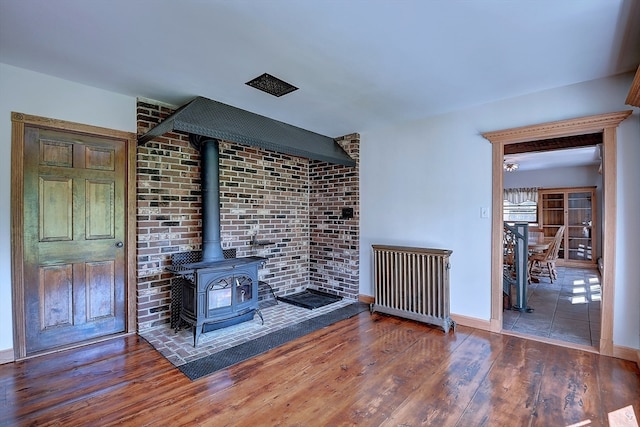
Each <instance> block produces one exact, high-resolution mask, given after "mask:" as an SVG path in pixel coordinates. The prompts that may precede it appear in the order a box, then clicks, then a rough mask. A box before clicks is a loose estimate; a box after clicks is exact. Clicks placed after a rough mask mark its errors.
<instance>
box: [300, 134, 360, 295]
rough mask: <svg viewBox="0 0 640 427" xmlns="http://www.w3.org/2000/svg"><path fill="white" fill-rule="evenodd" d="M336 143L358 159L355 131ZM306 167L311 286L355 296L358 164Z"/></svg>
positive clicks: (357, 262) (358, 210) (357, 245)
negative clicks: (345, 214) (346, 212)
mask: <svg viewBox="0 0 640 427" xmlns="http://www.w3.org/2000/svg"><path fill="white" fill-rule="evenodd" d="M338 143H339V144H340V145H341V146H342V148H343V149H344V150H345V151H346V152H347V153H348V154H349V156H351V158H352V159H354V160H355V161H356V162H358V161H359V158H360V136H359V135H358V134H352V135H347V136H345V137H342V138H339V139H338ZM309 169H310V172H309V177H310V182H311V184H310V200H309V211H310V226H311V236H310V237H311V240H310V250H309V259H310V263H311V267H310V273H311V286H312V287H314V288H317V289H320V290H324V291H329V292H331V293H337V294H338V295H342V296H345V297H348V298H357V296H358V289H359V267H360V262H359V261H360V250H359V248H360V246H359V245H360V192H359V190H360V181H359V173H358V165H356V167H346V166H341V165H333V164H328V163H323V162H317V161H311V163H310V167H309ZM343 208H350V209H353V218H350V219H348V218H343V217H342V214H343V212H342V209H343Z"/></svg>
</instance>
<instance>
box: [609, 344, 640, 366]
mask: <svg viewBox="0 0 640 427" xmlns="http://www.w3.org/2000/svg"><path fill="white" fill-rule="evenodd" d="M613 357H617V358H618V359H624V360H628V361H630V362H636V365H638V367H639V368H640V349H636V348H630V347H623V346H621V345H614V346H613Z"/></svg>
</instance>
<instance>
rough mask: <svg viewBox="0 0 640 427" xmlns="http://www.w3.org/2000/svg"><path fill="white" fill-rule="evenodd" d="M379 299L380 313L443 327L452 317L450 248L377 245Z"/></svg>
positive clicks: (373, 308) (377, 308)
mask: <svg viewBox="0 0 640 427" xmlns="http://www.w3.org/2000/svg"><path fill="white" fill-rule="evenodd" d="M372 248H373V256H374V262H373V265H374V287H375V299H374V302H373V304H371V313H373V312H376V311H377V312H380V313H386V314H392V315H395V316H400V317H404V318H407V319H412V320H417V321H419V322H425V323H430V324H433V325H436V326H440V327H442V328H443V329H444V331H445V333H448V332H449V328H451V327H453V328H454V331H455V326H456V324H455V322H454V321H453V320H451V318H450V317H449V269H450V268H451V267H450V265H449V256H450V255H451V253H452V251H450V250H446V249H428V248H410V247H402V246H384V245H373V246H372Z"/></svg>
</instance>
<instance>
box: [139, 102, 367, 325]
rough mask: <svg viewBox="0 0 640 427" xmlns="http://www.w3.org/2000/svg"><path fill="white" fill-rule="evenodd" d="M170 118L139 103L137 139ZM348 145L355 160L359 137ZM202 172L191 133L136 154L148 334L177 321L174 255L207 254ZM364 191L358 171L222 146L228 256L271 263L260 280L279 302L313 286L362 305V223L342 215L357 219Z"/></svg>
mask: <svg viewBox="0 0 640 427" xmlns="http://www.w3.org/2000/svg"><path fill="white" fill-rule="evenodd" d="M172 112H173V111H172V110H171V109H170V108H168V107H166V106H163V105H156V104H155V103H149V102H141V101H139V102H138V106H137V122H138V134H143V133H145V132H146V131H147V130H149V129H150V128H152V127H153V126H154V125H156V124H157V123H159V122H160V121H162V120H163V119H165V118H166V117H167V116H168V115H170V114H171V113H172ZM340 143H341V144H342V145H343V147H344V148H345V149H346V150H347V152H349V153H350V154H351V155H352V156H354V158H357V153H358V149H359V138H358V136H357V135H350V136H349V137H345V138H342V139H341V140H340ZM199 165H200V156H199V153H198V152H197V151H196V150H195V149H194V148H193V147H191V145H190V144H189V142H188V136H187V135H186V134H180V133H168V134H166V135H163V136H162V137H159V138H156V139H154V140H153V141H150V142H148V143H146V144H144V145H142V146H139V147H138V152H137V189H138V190H137V198H138V206H137V234H138V265H137V270H138V271H137V273H138V283H137V298H138V301H137V302H138V328H139V329H140V330H144V329H147V328H150V327H153V326H156V325H158V324H162V323H166V322H168V321H169V314H170V297H171V295H170V280H171V275H170V274H168V273H166V272H165V270H164V269H165V267H166V266H168V265H170V263H171V261H170V257H171V254H173V253H176V252H183V251H189V250H196V249H200V248H201V246H200V245H201V234H200V228H201V204H200V167H199ZM358 186H359V185H358V170H357V168H347V167H342V166H336V165H329V164H327V163H323V162H317V161H310V160H309V159H305V158H299V157H293V156H288V155H285V154H281V153H276V152H272V151H267V150H262V149H259V148H255V147H248V146H243V145H240V144H235V143H232V142H228V141H221V142H220V204H221V210H220V223H221V238H222V246H223V249H227V248H236V249H237V256H248V255H259V256H264V257H267V258H268V261H267V264H266V266H265V267H264V268H262V269H260V272H259V276H260V280H264V281H266V282H267V283H269V285H271V286H272V288H273V289H274V291H275V292H276V294H278V295H284V294H288V293H293V292H296V291H298V290H301V289H304V288H306V287H314V288H321V289H325V290H329V291H332V292H334V293H339V294H340V295H343V296H346V297H349V298H357V296H358V238H359V235H358V220H357V218H358V216H357V214H356V215H354V219H353V220H348V221H344V220H340V219H336V218H335V212H338V214H337V215H338V217H339V216H340V213H341V208H342V207H343V206H346V204H348V205H349V206H352V207H353V208H354V211H355V212H359V209H358V199H359V197H358ZM334 190H335V191H334ZM312 206H313V207H312ZM329 212H331V214H329ZM325 214H326V215H325ZM312 229H313V230H312ZM329 249H331V250H329ZM327 252H331V253H330V254H328V253H327Z"/></svg>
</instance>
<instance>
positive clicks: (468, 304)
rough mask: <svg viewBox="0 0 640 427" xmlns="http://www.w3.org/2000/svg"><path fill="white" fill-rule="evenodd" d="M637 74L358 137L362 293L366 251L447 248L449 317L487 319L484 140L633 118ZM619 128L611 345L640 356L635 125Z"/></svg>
mask: <svg viewBox="0 0 640 427" xmlns="http://www.w3.org/2000/svg"><path fill="white" fill-rule="evenodd" d="M632 79H633V74H625V75H622V76H617V77H615V78H609V79H601V80H596V81H592V82H586V83H582V84H578V85H572V86H567V87H563V88H559V89H554V90H548V91H544V92H539V93H535V94H531V95H526V96H521V97H517V98H512V99H507V100H502V101H498V102H493V103H490V104H486V105H482V106H478V107H475V108H470V109H467V110H463V111H457V112H453V113H449V114H445V115H442V116H438V117H431V118H426V119H424V120H420V121H413V122H410V123H404V124H402V125H397V126H393V127H389V128H386V129H384V130H379V131H375V132H363V133H362V134H361V137H362V139H361V156H360V170H361V172H360V173H361V179H360V183H361V184H360V185H361V199H362V200H361V248H360V249H361V250H360V253H361V255H360V257H361V258H360V266H361V268H360V278H361V283H360V292H361V293H362V294H365V295H373V290H372V281H371V269H372V262H371V259H372V255H371V245H372V244H376V243H378V244H400V245H411V246H421V247H436V248H444V249H452V250H453V255H452V257H451V264H452V270H451V311H452V312H453V313H455V314H460V315H465V316H469V317H474V318H478V319H484V320H489V318H490V308H491V306H490V300H491V221H490V219H488V218H487V219H485V218H481V217H480V208H481V207H491V194H492V183H491V173H492V165H491V162H492V160H491V144H490V143H489V141H487V140H485V139H484V138H482V136H481V134H482V133H483V132H488V131H496V130H501V129H507V128H512V127H517V126H525V125H532V124H538V123H544V122H550V121H556V120H563V119H569V118H576V117H582V116H588V115H593V114H600V113H608V112H613V111H621V110H629V109H632V108H631V107H629V106H625V105H624V100H625V98H626V95H627V93H628V91H629V88H630V86H631V81H632ZM639 114H640V110H638V109H635V113H634V116H633V117H630V118H628V119H627V120H625V121H624V122H623V123H622V124H621V125H620V127H619V128H618V139H619V146H620V155H619V157H618V167H619V170H618V210H619V211H618V216H617V221H618V241H617V251H618V255H617V257H616V263H617V267H616V294H615V301H614V305H615V307H614V311H615V319H614V320H615V324H614V337H613V338H614V344H615V345H619V346H626V347H632V348H640V334H639V332H638V328H639V326H638V325H640V314H639V310H638V309H637V308H638V307H639V306H640V291H639V290H638V288H639V286H638V282H639V279H638V278H639V277H640V263H638V262H637V258H638V254H639V253H640V250H639V247H638V245H639V243H638V242H640V221H638V220H637V218H640V207H639V205H640V190H638V183H639V182H640V179H638V168H637V164H638V163H639V162H640V126H638V115H639ZM634 257H635V258H634Z"/></svg>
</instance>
